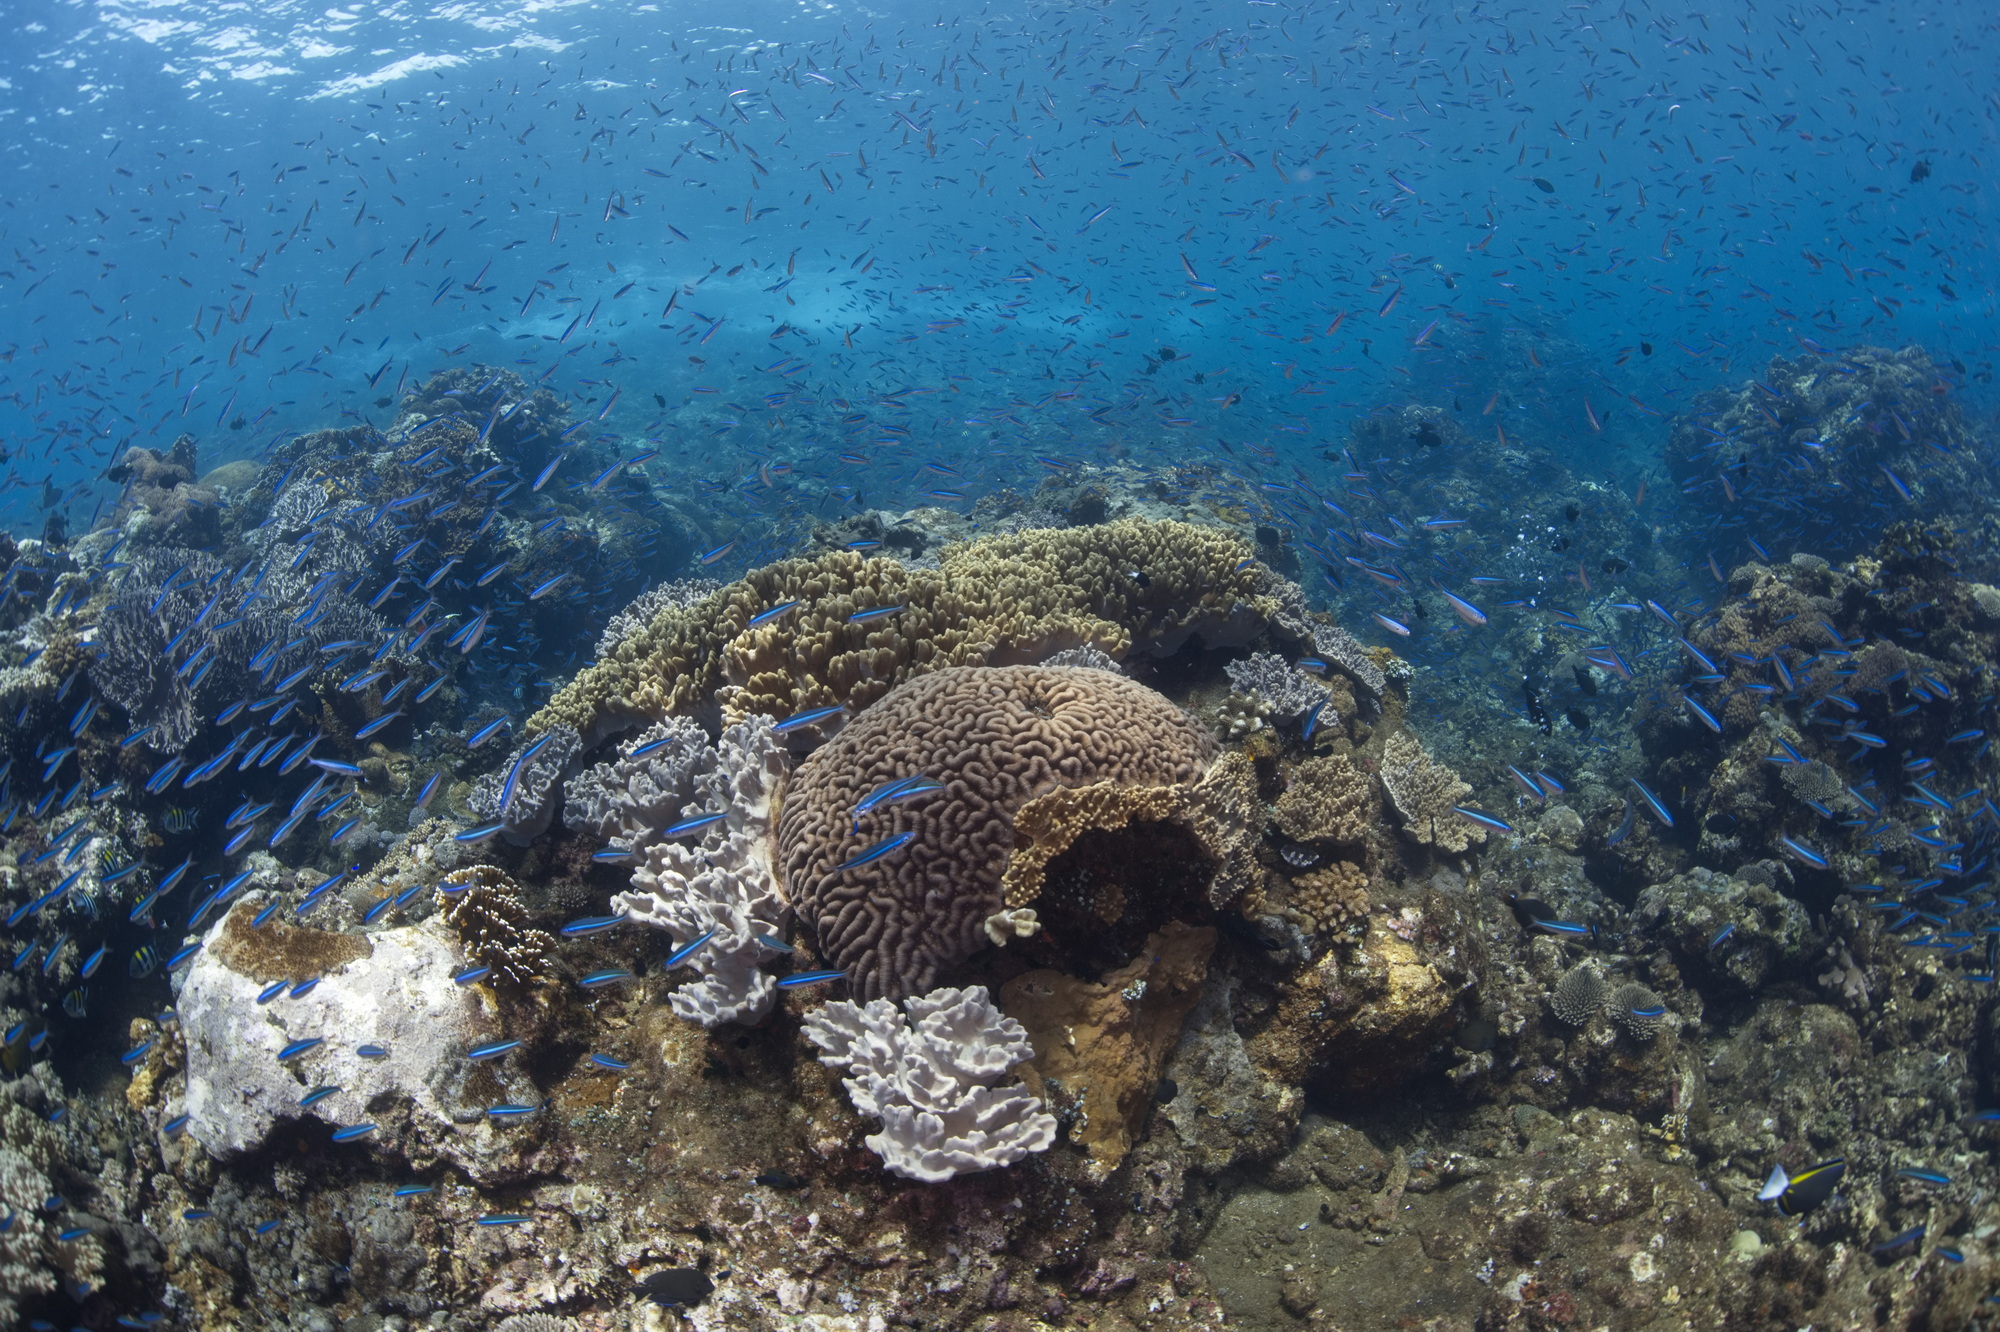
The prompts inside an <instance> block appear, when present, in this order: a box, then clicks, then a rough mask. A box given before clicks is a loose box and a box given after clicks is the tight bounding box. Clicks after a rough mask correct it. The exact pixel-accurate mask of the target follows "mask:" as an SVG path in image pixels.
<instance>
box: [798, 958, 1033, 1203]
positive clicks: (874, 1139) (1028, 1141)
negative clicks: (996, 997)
mask: <svg viewBox="0 0 2000 1332" xmlns="http://www.w3.org/2000/svg"><path fill="white" fill-rule="evenodd" d="M903 1010H904V1012H906V1013H907V1014H908V1015H909V1017H908V1021H907V1022H906V1021H905V1020H904V1012H898V1011H897V1009H896V1006H895V1005H894V1004H892V1003H890V1002H889V1001H888V1000H886V999H875V1000H871V1001H869V1003H868V1004H867V1005H866V1006H865V1007H864V1006H862V1005H859V1004H854V1003H849V1002H847V1001H846V1000H838V1001H835V1002H833V1003H827V1004H822V1005H821V1006H820V1007H818V1008H816V1009H814V1010H813V1011H812V1012H811V1013H809V1014H807V1015H806V1020H805V1027H804V1032H805V1036H806V1039H807V1040H809V1041H811V1042H812V1043H813V1044H814V1045H817V1046H819V1047H820V1049H821V1050H823V1051H825V1053H824V1054H822V1055H821V1056H820V1057H819V1059H820V1062H821V1063H822V1064H825V1065H827V1066H828V1067H829V1068H845V1069H847V1070H848V1072H849V1073H850V1074H851V1075H852V1076H850V1077H848V1078H847V1079H846V1080H845V1083H846V1087H847V1095H848V1098H849V1099H850V1100H852V1101H853V1102H854V1108H855V1109H856V1110H859V1111H860V1112H861V1113H862V1114H864V1115H873V1116H875V1117H876V1118H878V1119H880V1120H881V1121H882V1130H881V1132H879V1133H872V1134H870V1135H869V1136H868V1138H867V1143H868V1146H869V1149H870V1150H872V1151H873V1152H874V1153H875V1154H876V1155H877V1156H879V1157H881V1158H882V1162H883V1164H884V1165H885V1166H886V1167H887V1168H888V1170H889V1171H890V1173H892V1174H897V1175H902V1176H904V1177H905V1178H907V1179H918V1180H923V1181H925V1182H927V1183H933V1184H935V1183H941V1182H943V1181H945V1180H947V1179H951V1178H953V1177H955V1176H958V1175H964V1174H970V1173H973V1172H975V1171H980V1170H992V1169H995V1168H997V1167H1000V1166H1007V1165H1012V1164H1013V1163H1014V1162H1016V1161H1018V1160H1020V1159H1021V1158H1023V1157H1025V1156H1027V1155H1029V1154H1030V1153H1032V1152H1040V1151H1046V1150H1047V1149H1048V1147H1049V1144H1051V1143H1053V1142H1054V1141H1055V1134H1056V1121H1055V1117H1054V1116H1053V1115H1050V1114H1047V1113H1046V1112H1044V1111H1043V1109H1042V1102H1041V1100H1040V1098H1038V1097H1035V1096H1030V1095H1029V1094H1028V1090H1027V1088H1026V1087H1024V1086H1022V1085H1021V1084H1020V1083H1019V1082H1014V1083H1010V1084H1008V1085H1007V1086H996V1085H994V1084H996V1083H998V1082H999V1080H1000V1079H1001V1078H1002V1077H1004V1076H1005V1075H1006V1073H1007V1070H1008V1069H1010V1068H1012V1067H1013V1066H1014V1065H1015V1064H1018V1063H1020V1062H1021V1061H1022V1060H1024V1059H1028V1058H1031V1057H1032V1056H1033V1054H1034V1049H1033V1047H1032V1046H1031V1045H1030V1044H1029V1042H1028V1033H1027V1031H1026V1029H1025V1028H1023V1027H1022V1026H1021V1024H1020V1023H1018V1022H1016V1021H1014V1019H1012V1018H1010V1017H1007V1016H1006V1015H1004V1014H1002V1013H1001V1012H1000V1010H999V1009H998V1008H996V1007H995V1006H994V1004H993V1001H992V999H991V998H990V997H989V996H988V994H987V992H986V988H985V987H984V986H980V985H974V986H971V987H969V988H967V989H964V990H957V989H940V990H933V991H931V992H930V993H929V994H926V995H921V996H912V997H910V998H908V999H905V1000H904V1001H903Z"/></svg>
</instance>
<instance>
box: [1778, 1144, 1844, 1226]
mask: <svg viewBox="0 0 2000 1332" xmlns="http://www.w3.org/2000/svg"><path fill="white" fill-rule="evenodd" d="M1846 1173H1847V1158H1846V1157H1844V1156H1836V1157H1834V1158H1833V1159H1832V1160H1830V1161H1821V1162H1820V1163H1819V1164H1818V1165H1810V1166H1807V1167H1806V1168H1805V1169H1804V1170H1801V1171H1800V1172H1799V1173H1798V1174H1796V1175H1788V1174H1786V1173H1785V1168H1784V1167H1783V1166H1772V1167H1771V1177H1770V1178H1769V1179H1767V1180H1765V1181H1764V1187H1763V1188H1761V1189H1759V1190H1758V1191H1757V1201H1758V1202H1774V1203H1776V1204H1778V1211H1779V1212H1780V1213H1782V1214H1783V1215H1785V1216H1804V1215H1805V1214H1806V1213H1807V1212H1810V1211H1811V1210H1812V1209H1813V1208H1815V1207H1817V1206H1819V1205H1820V1204H1821V1203H1823V1202H1825V1201H1826V1200H1827V1199H1828V1198H1831V1197H1832V1196H1833V1191H1834V1189H1835V1188H1837V1187H1839V1185H1840V1180H1841V1176H1843V1175H1845V1174H1846Z"/></svg>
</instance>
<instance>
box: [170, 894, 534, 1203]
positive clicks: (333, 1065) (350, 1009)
mask: <svg viewBox="0 0 2000 1332" xmlns="http://www.w3.org/2000/svg"><path fill="white" fill-rule="evenodd" d="M258 905H259V904H258V903H257V901H256V900H255V899H254V898H252V899H245V900H243V901H241V902H238V903H237V904H236V905H235V906H234V907H233V908H232V910H231V912H230V915H229V917H225V919H224V920H222V921H219V922H217V923H216V925H215V926H213V927H212V928H211V929H210V930H209V933H208V936H207V939H206V940H205V946H204V947H203V948H202V950H201V951H200V952H199V953H197V954H195V958H194V961H193V963H192V964H191V965H190V967H189V968H188V970H187V972H186V973H185V975H184V976H183V977H182V979H181V981H180V985H179V991H178V997H177V1001H176V1008H177V1009H178V1011H179V1014H180V1021H181V1026H182V1030H183V1032H184V1034H185V1037H186V1041H187V1060H188V1068H187V1092H186V1097H185V1105H184V1108H185V1109H186V1111H187V1113H188V1115H189V1120H188V1133H189V1134H190V1135H191V1136H192V1137H193V1138H194V1139H195V1140H196V1141H197V1142H199V1143H200V1144H201V1145H202V1146H203V1147H204V1148H206V1149H207V1150H208V1151H209V1152H210V1153H211V1154H214V1155H217V1156H229V1155H234V1154H236V1153H240V1152H245V1151H250V1150H253V1149H255V1148H256V1147H257V1146H258V1145H259V1144H260V1143H262V1142H263V1141H264V1139H265V1138H266V1137H267V1136H268V1135H269V1134H270V1133H271V1131H272V1129H273V1128H274V1127H276V1126H277V1125H279V1124H280V1123H282V1122H283V1121H286V1120H304V1119H307V1118H317V1119H320V1120H323V1121H324V1122H325V1123H327V1124H329V1125H332V1126H334V1127H340V1126H344V1125H350V1124H359V1123H373V1124H376V1125H378V1126H379V1127H378V1128H377V1130H376V1132H375V1133H374V1134H373V1135H371V1136H370V1137H369V1138H367V1139H364V1140H363V1141H364V1142H365V1143H367V1144H368V1145H369V1146H370V1148H371V1149H372V1150H375V1151H377V1152H381V1153H386V1154H392V1155H396V1156H400V1157H406V1158H408V1159H409V1160H410V1161H411V1162H412V1163H413V1164H415V1163H422V1162H424V1161H427V1160H432V1159H436V1158H438V1157H443V1158H446V1159H448V1160H450V1161H452V1162H453V1163H455V1164H457V1165H459V1166H460V1167H461V1168H463V1169H465V1170H466V1171H467V1172H468V1173H469V1174H471V1175H472V1176H473V1177H474V1178H475V1179H478V1180H481V1181H494V1180H502V1179H506V1178H508V1177H510V1176H512V1175H515V1174H517V1173H519V1171H520V1170H521V1169H522V1168H523V1165H524V1161H523V1155H524V1153H525V1152H528V1151H531V1150H532V1149H533V1148H534V1147H535V1146H536V1144H537V1142H538V1140H539V1137H540V1135H539V1133H538V1132H537V1131H536V1129H535V1126H534V1125H533V1124H532V1123H531V1122H520V1123H514V1124H508V1125H503V1126H501V1127H498V1128H495V1127H493V1126H491V1125H490V1124H488V1123H487V1121H486V1116H485V1114H484V1110H485V1108H486V1107H487V1106H489V1105H492V1104H494V1103H496V1102H500V1101H513V1102H520V1103H527V1104H533V1103H537V1102H539V1101H540V1100H541V1095H540V1093H539V1092H538V1091H537V1090H536V1088H535V1087H534V1086H533V1084H532V1083H530V1082H529V1081H528V1080H527V1078H526V1077H525V1076H523V1075H522V1074H520V1073H519V1072H517V1071H515V1070H514V1068H513V1067H512V1065H511V1064H510V1063H505V1062H503V1063H499V1064H477V1065H475V1064H473V1063H471V1062H470V1061H468V1060H467V1059H466V1058H465V1052H466V1051H467V1050H468V1049H470V1048H471V1047H473V1046H475V1045H479V1044H481V1043H483V1042H486V1041H491V1040H495V1039H498V1038H499V1037H500V1036H501V1031H500V1028H499V1025H498V1023H497V1021H496V1018H495V1016H494V1015H493V1014H492V1013H490V1012H489V1011H487V1010H485V1009H484V1008H483V1006H482V1001H481V998H480V996H479V993H478V992H477V991H476V990H475V989H473V988H471V987H468V986H461V985H458V984H456V983H455V982H454V981H453V980H452V976H453V974H454V973H456V972H457V971H458V970H460V969H461V968H462V967H463V966H464V965H465V961H464V959H463V957H462V956H461V955H460V953H459V951H458V946H457V943H456V941H455V940H454V939H453V938H452V937H451V935H450V933H449V931H448V930H447V929H446V927H445V925H444V923H443V921H442V920H441V919H439V918H438V917H435V916H434V917H432V918H430V919H429V920H426V921H424V922H423V923H422V924H419V925H411V926H403V927H399V928H396V929H388V930H379V931H376V932H375V933H372V934H369V935H366V936H351V937H356V938H362V939H363V940H364V942H365V944H366V946H367V947H368V948H369V950H370V951H369V952H368V953H367V954H366V955H365V956H362V957H358V958H355V959H353V960H351V961H348V962H346V963H345V964H343V965H340V966H338V967H336V968H335V969H334V970H332V971H330V972H328V973H327V974H325V975H324V976H322V977H321V978H320V982H319V984H318V985H317V986H315V987H314V988H313V989H312V990H311V991H309V992H308V993H306V994H304V995H301V996H300V997H298V998H296V999H294V998H292V997H291V996H290V995H289V994H280V995H279V996H278V997H277V998H274V999H272V1000H271V1001H270V1002H268V1003H265V1004H259V1003H258V1002H257V996H258V995H259V994H260V993H262V991H263V990H264V988H265V985H266V982H264V981H260V980H258V979H255V978H253V977H251V976H248V975H245V974H243V973H242V972H240V971H237V970H236V969H234V968H233V967H232V966H231V965H230V964H229V962H228V961H227V960H226V959H227V958H229V957H232V956H237V955H238V954H237V953H236V952H235V950H233V949H231V948H229V947H226V946H223V947H219V946H218V941H221V940H223V939H224V936H225V934H226V933H227V932H229V931H231V930H237V931H242V930H244V929H246V928H247V919H248V917H249V916H250V915H252V914H254V913H255V911H256V910H257V907H258ZM239 916H240V917H243V919H242V920H236V921H234V923H233V924H232V918H234V917H239ZM267 928H269V927H267ZM293 979H294V980H295V981H303V980H306V979H308V977H306V976H298V977H294V978H293ZM312 1036H319V1037H324V1038H325V1039H324V1042H323V1043H322V1044H321V1045H319V1046H317V1047H315V1048H314V1049H312V1050H311V1051H309V1052H307V1053H305V1054H303V1055H299V1056H296V1057H294V1058H292V1059H289V1060H285V1061H282V1062H280V1060H279V1059H278V1052H279V1051H280V1050H281V1049H283V1048H284V1047H285V1046H286V1045H288V1044H290V1043H291V1042H292V1041H295V1040H300V1039H304V1038H307V1037H312ZM371 1044H372V1045H379V1046H381V1047H383V1048H384V1049H386V1050H387V1051H388V1052H389V1053H388V1057H387V1058H383V1059H366V1058H363V1057H362V1056H361V1055H359V1054H358V1053H356V1051H357V1049H358V1048H359V1047H361V1046H363V1045H371ZM321 1086H334V1087H339V1088H340V1090H339V1091H337V1092H335V1093H333V1094H332V1095H331V1096H329V1097H327V1098H326V1099H325V1100H322V1101H320V1102H318V1103H317V1104H315V1105H313V1106H312V1107H310V1108H308V1109H300V1107H299V1098H300V1097H302V1096H304V1095H305V1094H306V1093H307V1092H308V1091H311V1090H312V1089H313V1088H315V1087H321Z"/></svg>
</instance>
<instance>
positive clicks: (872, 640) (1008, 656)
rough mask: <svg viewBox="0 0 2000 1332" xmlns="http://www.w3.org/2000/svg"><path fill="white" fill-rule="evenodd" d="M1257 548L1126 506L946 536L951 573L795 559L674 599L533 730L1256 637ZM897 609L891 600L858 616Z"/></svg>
mask: <svg viewBox="0 0 2000 1332" xmlns="http://www.w3.org/2000/svg"><path fill="white" fill-rule="evenodd" d="M1248 553H1249V552H1248V551H1247V550H1246V549H1245V548H1244V547H1243V545H1242V544H1241V543H1240V542H1239V541H1237V540H1236V538H1234V537H1232V536H1230V535H1228V534H1227V533H1224V532H1220V531H1217V530H1215V529H1212V528H1203V527H1194V526H1190V525H1187V524H1182V523H1170V522H1163V523H1156V522H1142V521H1138V520H1125V521H1121V522H1115V523H1107V524H1105V525H1103V526H1098V527H1089V528H1076V529H1036V530H1032V531H1027V532H1021V533H1016V534H1014V535H1011V536H995V537H984V538H981V539H980V540H977V541H973V542H970V543H967V544H964V545H954V546H948V547H946V548H945V550H944V552H943V555H942V557H941V560H940V565H939V567H938V568H937V569H935V570H932V569H909V568H905V567H904V566H903V565H901V564H899V563H897V562H896V561H894V560H888V559H863V558H862V557H860V556H858V555H855V554H852V553H850V552H847V551H835V552H831V553H829V554H825V555H821V556H818V557H816V558H813V559H800V560H784V561H780V562H779V563H776V564H772V565H767V566H765V567H764V568H761V569H758V570H755V571H753V572H752V573H751V574H749V575H748V576H747V577H746V578H745V579H744V580H743V581H741V582H738V583H732V584H730V585H729V586H728V587H725V588H724V589H722V591H720V592H718V593H716V594H715V595H713V596H711V597H709V598H707V599H705V600H703V601H700V602H698V603H696V604H695V605H693V606H688V607H673V606H669V607H667V608H665V609H663V610H661V611H659V612H658V613H656V614H655V615H654V616H653V618H652V620H651V622H650V623H649V624H647V625H646V626H645V627H644V628H643V629H639V630H636V631H634V632H633V633H631V634H630V635H628V636H627V637H625V638H624V639H622V640H621V641H620V642H618V643H617V644H616V645H614V646H613V648H612V649H611V651H610V652H609V653H607V654H606V655H605V656H604V657H603V658H602V659H601V660H600V661H599V662H598V663H597V664H596V665H594V666H592V667H590V668H589V669H587V670H585V671H583V672H581V673H580V674H579V675H578V676H577V677H576V678H575V679H574V680H572V681H571V682H570V683H569V684H568V685H566V686H564V688H563V689H561V690H560V691H558V692H557V694H556V696H555V697H554V698H553V699H552V700H551V701H550V703H549V706H548V707H547V708H546V709H544V710H543V711H542V712H541V713H539V714H537V716H536V717H535V718H534V719H532V721H531V726H532V727H534V728H541V727H545V726H548V725H551V724H553V723H555V722H558V721H561V722H567V723H568V724H570V725H572V726H575V727H576V728H577V729H578V730H579V731H581V732H582V733H583V734H584V735H585V736H586V737H594V736H597V735H601V734H603V733H604V732H605V731H606V730H608V729H611V728H615V727H619V726H626V725H630V724H631V723H632V720H633V719H634V718H636V717H651V718H655V719H657V718H660V717H665V716H668V715H670V714H673V713H678V712H686V711H687V710H689V709H691V708H693V707H695V706H696V705H697V704H700V703H706V702H707V701H708V700H709V699H711V698H716V699H719V700H720V701H721V702H722V703H723V705H724V707H725V710H726V711H727V713H728V715H730V716H732V717H739V718H740V717H743V716H747V715H750V714H752V713H768V714H770V715H772V716H779V717H782V716H788V715H790V714H792V713H794V712H798V711H803V710H805V709H809V708H819V707H826V706H830V705H833V704H841V705H844V706H845V707H847V708H848V709H849V711H850V712H858V711H859V710H861V709H863V708H865V707H867V706H868V705H869V704H871V703H873V702H874V701H875V700H876V699H878V698H880V697H881V696H882V695H883V694H885V693H887V692H888V691H889V690H890V689H891V688H893V687H894V686H895V685H897V684H898V683H900V682H902V681H904V680H907V679H910V678H911V677H913V676H916V675H920V674H923V673H926V672H929V671H934V670H937V669H940V668H942V667H947V666H959V665H974V664H985V665H1012V664H1019V663H1025V662H1036V661H1041V660H1043V659H1044V658H1046V657H1048V656H1049V655H1051V654H1052V653H1054V652H1058V651H1062V650H1064V649H1067V648H1075V647H1084V646H1093V647H1096V648H1098V649H1099V650H1101V651H1103V652H1106V653H1108V654H1109V655H1111V656H1113V657H1116V658H1119V659H1121V660H1123V659H1126V658H1127V657H1128V656H1130V655H1131V654H1133V653H1135V652H1140V653H1150V654H1156V655H1163V656H1164V655H1170V654H1172V653H1174V652H1176V651H1178V650H1179V649H1180V648H1181V646H1182V645H1183V644H1185V643H1186V642H1187V641H1188V640H1189V639H1190V638H1191V637H1195V636H1200V637H1201V638H1203V639H1204V640H1205V641H1206V642H1208V643H1209V645H1210V646H1230V645H1240V644H1242V643H1245V642H1247V641H1249V639H1250V638H1252V637H1254V635H1255V634H1256V633H1257V632H1258V631H1259V630H1260V629H1261V628H1262V627H1263V625H1264V623H1265V617H1266V616H1267V615H1268V613H1269V612H1270V610H1271V609H1273V607H1274V604H1275V603H1273V602H1272V601H1271V600H1270V599H1269V598H1268V597H1259V596H1258V595H1257V594H1256V592H1255V590H1254V589H1255V575H1254V574H1253V572H1252V570H1251V568H1250V567H1245V565H1244V557H1245V556H1246V555H1247V554H1248ZM790 603H797V604H796V608H795V609H792V610H790V611H789V612H788V613H786V614H784V615H781V616H779V617H778V618H776V619H775V620H772V621H770V622H768V623H764V624H760V625H758V626H757V627H755V628H752V627H751V626H750V621H751V619H752V618H753V617H757V616H760V615H761V614H762V613H763V612H765V611H768V610H772V609H775V608H777V607H780V606H785V605H787V604H790ZM887 608H893V614H888V615H876V616H870V617H867V618H862V619H857V618H855V617H857V616H860V615H862V613H863V612H868V611H877V612H879V611H882V610H884V609H887Z"/></svg>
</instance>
